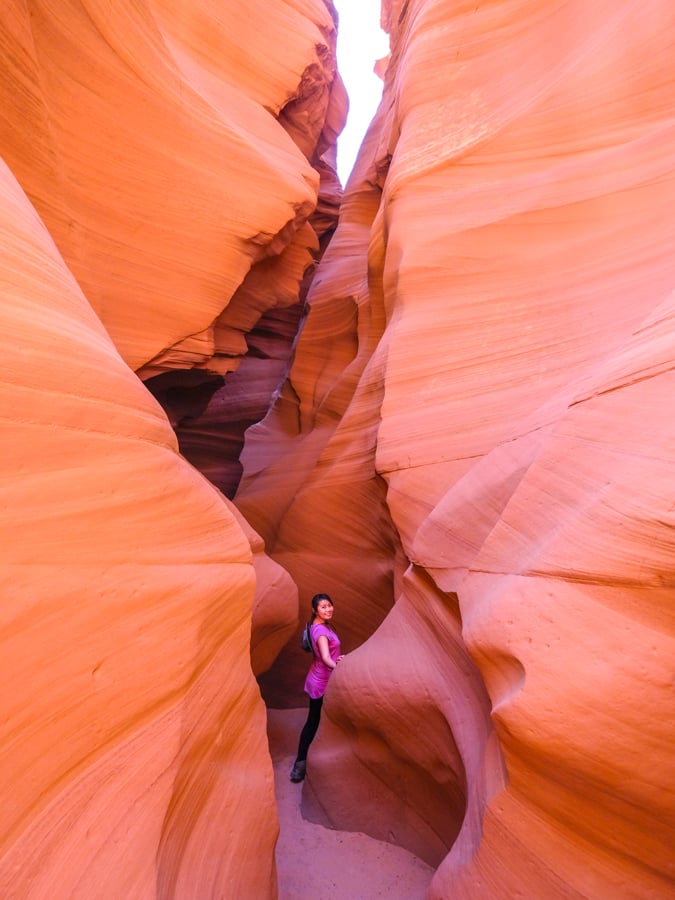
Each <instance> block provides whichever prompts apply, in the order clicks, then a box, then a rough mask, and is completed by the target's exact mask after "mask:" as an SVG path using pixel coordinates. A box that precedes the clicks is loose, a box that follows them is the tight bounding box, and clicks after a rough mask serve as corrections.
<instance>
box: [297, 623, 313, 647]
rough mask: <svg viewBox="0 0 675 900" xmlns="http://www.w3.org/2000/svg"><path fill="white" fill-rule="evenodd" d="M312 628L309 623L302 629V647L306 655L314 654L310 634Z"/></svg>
mask: <svg viewBox="0 0 675 900" xmlns="http://www.w3.org/2000/svg"><path fill="white" fill-rule="evenodd" d="M310 627H311V626H310V623H309V622H308V623H307V624H306V625H305V627H304V628H303V629H302V637H301V638H300V646H301V647H302V649H303V650H304V651H305V653H314V648H313V647H312V638H311V637H310V634H309V629H310Z"/></svg>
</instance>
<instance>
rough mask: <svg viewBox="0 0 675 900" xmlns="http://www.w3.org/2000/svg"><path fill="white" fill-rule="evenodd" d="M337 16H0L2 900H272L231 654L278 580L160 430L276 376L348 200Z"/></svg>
mask: <svg viewBox="0 0 675 900" xmlns="http://www.w3.org/2000/svg"><path fill="white" fill-rule="evenodd" d="M335 27H336V26H335V16H334V11H333V9H332V7H331V6H330V5H329V6H327V5H326V4H324V3H323V2H322V0H302V2H275V3H272V4H270V3H262V2H256V0H254V2H252V3H247V4H245V5H241V4H235V3H229V4H223V3H220V2H218V3H216V2H209V0H204V2H188V3H181V4H178V5H177V4H175V3H169V2H162V0H142V2H136V0H135V2H126V0H123V2H120V3H116V4H114V5H113V7H111V5H110V4H108V3H100V2H98V0H81V2H77V0H72V2H70V0H69V2H67V3H61V4H53V3H50V2H47V0H45V2H37V3H31V4H29V5H28V6H27V5H26V4H25V3H23V2H17V0H9V2H8V3H5V4H4V5H3V9H2V12H0V47H1V48H2V53H0V156H1V157H2V159H3V160H4V162H2V164H1V168H0V232H1V234H2V240H1V241H0V321H1V322H2V329H1V334H2V356H1V359H2V362H1V363H0V370H1V373H2V374H1V377H0V390H2V394H3V418H4V422H5V426H4V431H3V450H2V453H3V466H2V474H1V480H2V499H3V513H4V515H3V518H2V525H1V527H2V541H1V542H0V543H1V546H2V550H1V551H0V554H1V556H2V563H3V566H2V578H3V615H4V620H5V627H4V629H3V635H2V653H1V656H2V660H3V667H2V668H3V695H2V696H3V700H2V742H1V744H2V746H1V749H0V759H1V762H0V773H1V775H2V783H3V785H4V788H3V790H4V794H3V803H2V813H1V814H0V818H1V820H2V826H1V827H0V885H1V887H0V893H1V894H2V896H3V897H7V898H10V897H16V898H24V897H31V900H33V898H40V897H45V898H50V900H54V898H57V900H60V898H65V897H83V898H84V897H86V898H88V900H90V898H109V897H113V896H115V897H138V898H142V897H155V896H156V897H184V898H187V897H195V898H197V897H199V898H203V897H217V896H224V895H232V896H241V897H247V896H249V897H253V896H255V897H267V896H270V897H272V896H274V895H275V893H276V890H275V884H276V874H275V863H274V845H275V841H276V837H277V833H278V823H277V816H276V810H275V803H274V791H273V783H272V782H273V775H272V766H271V760H270V757H269V752H268V747H267V739H266V731H265V711H264V706H263V704H262V701H261V699H260V692H259V689H258V687H257V684H256V682H255V679H254V676H253V672H252V666H251V652H252V659H253V669H254V670H255V671H262V670H264V669H266V668H268V667H269V665H270V664H271V662H272V660H273V659H274V657H275V656H276V654H277V653H278V651H279V648H280V646H281V645H282V644H283V643H284V642H285V641H286V640H287V638H288V636H289V634H290V633H291V632H292V631H293V630H294V628H295V625H296V622H297V607H298V599H297V587H296V585H295V584H294V583H293V581H292V580H291V578H290V576H289V575H288V573H287V572H286V571H285V570H283V569H282V568H281V567H280V566H279V565H278V564H277V563H275V562H274V561H273V560H272V559H271V558H269V557H268V556H267V555H266V554H265V548H264V543H263V541H262V539H261V537H260V535H258V534H257V533H256V532H255V531H254V530H253V529H252V528H251V526H250V525H249V524H248V523H247V522H246V521H245V520H244V519H242V517H241V515H240V514H239V513H238V511H237V510H236V509H235V508H234V507H233V506H232V505H231V504H230V503H229V502H228V501H227V500H226V499H225V498H224V496H223V494H222V493H221V492H219V491H218V490H216V488H214V487H213V486H212V485H211V484H209V482H208V481H207V480H206V479H205V478H204V477H203V476H202V475H201V474H199V473H198V472H197V471H196V470H195V469H194V468H193V467H192V466H190V465H189V464H188V463H187V462H186V461H185V458H184V457H183V455H181V454H180V453H179V444H178V442H177V440H176V434H175V433H174V431H173V430H172V428H171V427H170V424H173V425H175V426H176V428H178V425H179V423H180V421H181V420H182V418H185V417H187V418H188V419H189V420H190V421H191V422H192V423H194V421H195V419H196V418H197V417H198V415H199V414H200V412H201V411H204V410H206V409H207V407H208V403H209V400H210V399H212V397H213V395H214V394H216V393H217V390H218V389H219V388H221V387H222V385H223V383H224V380H225V376H227V375H228V374H229V373H232V372H233V371H234V370H236V368H237V367H238V365H239V363H240V362H241V361H242V360H243V359H244V358H245V357H248V356H249V355H250V356H253V357H254V358H255V360H256V362H257V363H258V366H257V368H256V366H255V365H253V366H249V368H250V370H251V372H252V374H251V376H250V377H249V378H247V380H246V381H245V383H244V386H243V387H240V389H239V391H238V394H237V397H236V399H235V400H234V401H233V402H230V407H233V408H234V409H235V413H237V414H238V411H239V409H242V410H243V413H242V416H240V418H242V421H243V422H244V424H243V425H241V429H240V431H239V432H237V425H238V422H237V420H236V416H235V414H233V413H232V408H229V407H228V408H227V409H226V413H225V425H223V422H222V420H218V421H217V426H216V430H217V429H220V430H221V432H222V431H223V430H226V429H227V428H230V430H231V431H233V433H234V438H233V440H234V441H235V443H237V442H239V443H240V442H241V430H243V428H244V427H245V426H246V425H247V424H248V423H249V421H255V420H256V419H257V418H260V416H261V415H263V413H264V412H265V411H266V409H267V406H268V405H269V402H270V397H271V396H274V393H275V391H276V390H277V388H278V382H279V379H280V378H281V377H282V375H283V372H284V369H285V366H286V365H287V359H288V355H289V353H290V348H291V346H292V342H293V340H294V337H295V333H296V331H297V323H298V321H299V319H300V317H301V314H302V308H301V307H302V303H301V300H302V297H301V291H302V285H303V283H304V282H305V280H306V279H307V277H308V273H309V270H311V267H312V266H313V265H314V261H315V258H316V256H317V255H318V253H319V252H320V249H321V247H322V245H323V243H325V241H326V240H327V236H328V233H329V232H330V230H331V229H332V228H334V224H335V217H336V212H337V206H338V203H339V199H340V193H341V190H340V186H339V184H338V181H337V177H336V175H335V171H334V169H335V165H334V163H335V137H336V134H337V132H338V131H339V130H340V128H341V125H342V121H343V119H344V113H345V107H346V98H345V96H344V90H343V88H342V85H341V82H340V79H339V77H338V76H337V73H336V68H335V57H334V45H335ZM280 35H283V40H280ZM310 217H311V222H310ZM270 321H271V322H272V323H274V324H273V325H272V326H270V324H269V323H270ZM261 322H262V323H263V324H262V325H260V323H261ZM277 322H278V323H280V324H279V327H276V323H277ZM256 328H257V329H259V336H258V338H257V339H256V340H255V341H253V344H254V347H253V351H252V352H251V350H250V343H251V341H250V340H247V336H248V335H249V334H251V333H253V332H254V331H255V329H256ZM270 332H271V334H270ZM134 371H135V373H136V374H134ZM138 376H140V377H141V378H142V379H144V380H146V381H147V382H148V383H149V384H150V383H152V387H153V389H154V391H155V393H156V394H157V396H158V397H160V399H161V400H162V402H163V403H164V405H165V408H166V412H167V413H168V415H169V417H170V420H171V422H169V421H168V420H167V416H166V415H165V414H164V412H163V410H162V408H161V407H160V405H159V404H158V403H157V402H156V401H155V400H154V399H153V398H152V396H151V395H150V393H149V392H148V390H146V388H145V387H143V385H142V383H141V381H140V380H139V377H138ZM158 379H163V381H160V382H159V385H157V380H158ZM220 406H227V404H226V403H225V401H221V402H220ZM209 421H210V420H209ZM207 431H208V429H207ZM207 438H210V434H207ZM196 452H197V453H198V454H199V453H201V454H202V456H203V455H204V450H203V444H199V443H198V446H197V451H196ZM237 454H238V450H237V451H235V452H233V453H231V454H230V457H229V459H227V460H226V461H225V462H224V463H223V466H230V468H232V467H233V466H236V457H237ZM216 468H217V467H216ZM206 469H207V467H205V470H206ZM207 474H209V475H212V474H213V467H212V470H211V471H207ZM237 478H238V476H236V477H235V476H232V475H231V474H229V473H226V475H225V476H224V477H223V478H221V479H220V480H219V479H218V478H212V480H213V482H214V483H215V484H217V485H218V486H223V485H225V486H228V485H229V484H230V483H232V484H234V485H236V481H237ZM252 619H253V622H254V625H253V628H252ZM233 773H236V777H233Z"/></svg>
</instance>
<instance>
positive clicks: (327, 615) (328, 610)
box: [316, 600, 333, 622]
mask: <svg viewBox="0 0 675 900" xmlns="http://www.w3.org/2000/svg"><path fill="white" fill-rule="evenodd" d="M316 615H317V618H318V619H321V621H322V622H328V621H329V620H330V619H331V618H332V617H333V604H332V603H331V602H330V600H319V602H318V603H317V604H316Z"/></svg>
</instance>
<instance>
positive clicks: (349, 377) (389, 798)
mask: <svg viewBox="0 0 675 900" xmlns="http://www.w3.org/2000/svg"><path fill="white" fill-rule="evenodd" d="M383 6H384V9H383V21H384V22H385V24H386V25H387V26H388V28H389V30H390V34H391V41H392V52H391V57H390V59H389V61H388V65H387V66H386V73H385V89H384V96H383V101H382V104H381V107H380V110H379V112H378V115H377V117H376V119H375V121H374V122H373V125H372V127H371V129H370V132H369V134H368V136H367V138H366V140H365V142H364V145H363V147H362V150H361V154H360V157H359V161H358V162H357V167H356V169H355V172H354V173H353V175H352V177H351V179H350V181H349V183H348V185H347V188H346V195H345V200H344V203H343V208H342V213H341V219H340V225H339V227H338V230H337V232H336V235H335V237H334V239H333V241H332V243H331V246H330V248H329V250H328V252H327V253H326V255H325V256H324V258H323V260H322V262H321V264H320V267H319V271H318V273H317V275H316V276H315V279H314V283H313V286H312V289H311V291H310V295H309V306H310V312H309V315H308V319H307V322H306V325H305V327H304V330H303V332H302V336H301V339H300V341H299V342H298V346H297V350H296V355H295V360H294V365H293V367H292V369H291V371H290V374H289V379H288V381H287V383H286V385H285V386H284V389H283V390H282V392H281V395H280V397H279V401H278V403H277V406H276V408H275V410H274V411H273V413H271V414H270V415H268V416H267V418H266V419H265V421H264V422H263V423H262V424H261V425H260V426H256V427H254V428H252V429H251V430H250V431H249V433H248V436H247V440H246V447H245V451H244V454H243V457H242V460H243V465H244V477H243V479H242V482H241V485H240V487H239V492H238V494H237V497H236V502H237V504H238V506H239V507H240V509H241V510H242V511H243V512H244V514H245V515H246V516H247V518H248V519H249V520H250V521H251V522H252V523H253V524H254V526H255V527H256V528H257V529H258V530H259V531H260V533H261V534H262V535H263V536H264V538H265V540H266V543H267V546H268V549H270V551H271V553H272V555H273V557H274V558H275V559H276V560H277V561H279V562H281V564H282V565H283V566H284V567H285V568H286V569H288V571H289V572H290V573H291V574H292V576H293V578H294V580H295V581H296V582H297V584H298V586H299V590H300V598H301V614H304V613H305V610H306V604H307V601H308V599H309V597H310V596H311V594H312V593H313V592H314V591H315V590H328V591H329V592H330V593H334V596H335V600H336V623H337V624H338V627H339V630H340V634H341V637H343V639H344V644H345V646H346V649H347V650H348V651H352V652H350V653H349V655H348V657H347V659H346V660H345V662H344V664H341V666H340V667H339V670H338V672H337V674H336V675H335V676H334V679H333V681H332V683H331V686H330V689H329V694H328V697H327V701H326V705H325V707H324V709H325V721H324V723H323V724H322V728H321V732H320V734H319V737H318V738H317V742H316V744H315V745H314V746H313V748H312V760H311V772H310V776H309V784H308V789H307V793H306V813H307V815H309V816H311V817H313V818H315V819H317V820H320V821H323V822H330V823H332V824H333V825H334V826H337V827H347V828H352V829H362V830H365V831H367V832H369V833H370V834H372V835H374V836H376V837H383V836H384V837H387V838H388V839H390V840H394V841H398V842H400V843H402V844H403V845H404V846H407V847H409V848H410V849H413V850H414V851H415V852H416V853H418V854H419V855H421V856H422V857H424V858H426V859H427V860H428V861H431V862H433V864H434V865H436V866H438V869H437V873H436V876H435V878H434V881H433V884H432V887H431V890H430V895H431V896H432V897H434V898H438V900H441V898H443V900H444V898H447V897H450V896H452V897H467V898H468V897H471V898H476V897H481V898H483V897H500V898H501V897H513V896H526V897H544V896H545V897H560V898H568V897H569V898H571V897H588V898H598V897H603V898H604V897H607V898H609V897H612V898H616V897H622V898H624V897H626V898H627V897H632V898H637V897H640V898H644V897H653V898H661V897H664V896H667V895H670V894H671V893H672V892H673V891H674V890H675V872H674V870H673V857H672V846H673V841H674V839H675V834H674V833H673V820H674V818H675V817H674V812H675V797H674V796H673V779H672V747H673V737H674V735H673V715H672V713H673V699H672V698H673V694H672V689H673V665H672V660H673V658H675V640H674V637H675V627H674V623H673V618H672V614H671V612H670V611H669V610H670V607H671V605H672V604H671V603H670V599H669V598H670V595H671V594H672V589H673V580H674V577H675V576H674V573H673V566H672V559H673V539H672V535H673V525H674V524H675V520H674V519H673V501H672V496H671V494H672V491H671V489H670V485H671V484H672V471H673V462H674V457H675V432H674V430H673V429H674V427H675V426H673V424H672V415H671V408H672V398H673V388H674V387H675V385H674V383H673V377H672V368H673V359H674V358H675V337H674V334H675V333H674V331H673V313H674V311H675V307H674V306H673V304H674V302H675V301H674V297H675V294H674V293H673V287H674V285H675V259H674V258H673V254H672V246H673V237H674V236H675V235H674V231H675V226H674V225H673V218H672V208H673V202H674V201H675V176H674V173H673V166H672V159H673V153H674V152H675V130H674V129H673V113H674V112H675V106H674V104H673V96H674V95H673V90H672V87H673V85H672V77H671V64H670V61H669V60H670V56H671V51H672V38H673V34H675V13H674V12H673V9H672V5H671V4H670V3H668V2H666V0H653V2H649V3H647V4H645V3H636V2H633V0H623V2H620V3H614V2H613V3H610V2H604V0H603V2H600V3H595V4H593V5H592V8H591V7H590V6H589V5H588V4H584V3H580V2H575V0H571V2H568V3H565V4H558V5H557V6H555V7H554V8H548V7H547V8H546V9H543V8H542V7H541V5H537V4H532V3H528V2H523V0H520V2H515V0H514V2H509V3H493V2H486V3H478V4H476V3H475V2H472V3H462V2H460V3H457V2H449V0H409V2H406V3H396V2H392V3H385V4H383ZM382 68H384V66H383V67H382ZM388 610H390V611H389V612H388ZM380 622H381V624H380ZM297 657H298V652H297V651H296V650H295V646H294V645H291V646H289V648H288V649H287V651H286V652H285V654H284V655H282V657H280V659H279V660H278V662H277V665H276V669H274V670H273V674H274V684H273V686H271V687H270V691H272V689H273V690H274V696H275V698H276V699H278V700H279V702H281V698H279V693H280V684H283V679H284V678H285V679H287V681H286V684H285V688H286V690H287V692H288V693H287V696H288V697H292V696H293V692H294V691H295V690H297V687H298V683H299V681H300V678H301V674H300V673H301V669H302V663H303V661H302V660H300V661H298V659H297ZM364 798H367V802H365V801H364Z"/></svg>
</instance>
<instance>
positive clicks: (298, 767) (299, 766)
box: [291, 759, 307, 784]
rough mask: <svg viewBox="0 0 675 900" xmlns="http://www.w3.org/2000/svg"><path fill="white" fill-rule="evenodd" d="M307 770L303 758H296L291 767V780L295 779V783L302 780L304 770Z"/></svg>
mask: <svg viewBox="0 0 675 900" xmlns="http://www.w3.org/2000/svg"><path fill="white" fill-rule="evenodd" d="M306 770H307V763H306V762H305V760H304V759H303V760H298V759H296V761H295V763H294V764H293V768H292V769H291V781H295V782H296V784H297V782H298V781H302V780H303V779H304V777H305V772H306Z"/></svg>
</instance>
